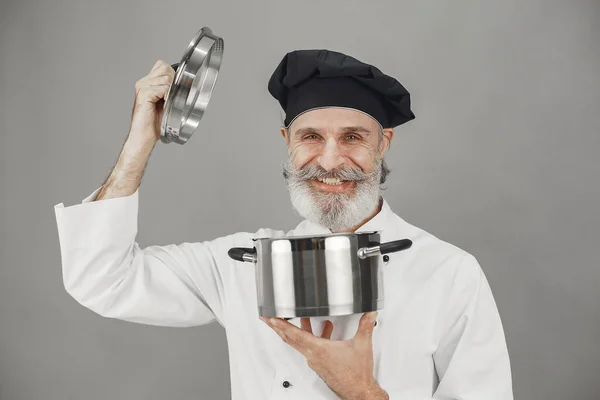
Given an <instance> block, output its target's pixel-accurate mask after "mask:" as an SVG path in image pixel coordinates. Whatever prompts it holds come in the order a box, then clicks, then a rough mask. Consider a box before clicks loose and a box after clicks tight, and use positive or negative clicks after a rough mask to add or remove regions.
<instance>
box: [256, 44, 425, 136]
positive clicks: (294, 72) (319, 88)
mask: <svg viewBox="0 0 600 400" xmlns="http://www.w3.org/2000/svg"><path fill="white" fill-rule="evenodd" d="M268 88H269V93H271V95H273V97H274V98H275V99H277V100H278V101H279V104H281V107H282V108H283V110H284V111H285V114H286V118H285V121H284V123H285V125H286V126H289V125H290V123H291V122H292V121H293V120H294V119H295V118H296V117H297V116H298V115H300V114H302V113H303V112H305V111H308V110H311V109H315V108H322V107H332V106H334V107H348V108H353V109H356V110H359V111H362V112H365V113H367V114H369V115H370V116H371V117H373V118H375V119H376V120H377V121H378V122H379V124H380V125H381V126H382V127H383V128H393V127H396V126H398V125H401V124H403V123H405V122H408V121H410V120H412V119H414V118H415V115H414V114H413V112H412V111H411V109H410V94H409V93H408V91H407V90H406V89H405V88H404V87H403V86H402V85H401V84H400V82H398V81H397V80H396V79H394V78H392V77H390V76H388V75H385V74H383V73H382V72H381V71H380V70H379V69H377V68H376V67H374V66H372V65H368V64H365V63H363V62H361V61H359V60H357V59H355V58H353V57H350V56H347V55H345V54H342V53H339V52H336V51H330V50H295V51H292V52H290V53H287V54H286V55H285V56H284V57H283V59H282V60H281V62H280V63H279V65H278V66H277V68H276V69H275V71H274V72H273V75H272V76H271V78H270V80H269V86H268Z"/></svg>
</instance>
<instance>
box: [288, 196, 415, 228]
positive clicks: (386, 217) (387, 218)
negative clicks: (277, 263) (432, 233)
mask: <svg viewBox="0 0 600 400" xmlns="http://www.w3.org/2000/svg"><path fill="white" fill-rule="evenodd" d="M380 200H381V210H380V211H379V212H378V213H377V214H376V215H375V216H374V217H373V218H371V219H370V220H368V221H367V222H366V223H364V224H363V225H362V226H360V227H359V228H358V229H357V230H356V232H357V233H358V232H369V231H380V232H384V231H385V232H390V231H392V230H396V229H397V223H398V222H403V223H404V221H403V220H402V219H401V218H399V217H398V216H397V215H396V214H395V213H394V212H393V211H392V209H391V207H390V205H389V204H388V202H387V201H386V200H385V199H384V198H380ZM395 222H396V223H395ZM331 233H332V232H331V230H330V229H329V228H326V227H324V226H322V225H320V224H317V223H315V222H311V221H309V220H304V221H302V222H301V223H300V224H298V226H297V227H296V229H295V230H294V234H295V235H320V234H323V235H326V234H331Z"/></svg>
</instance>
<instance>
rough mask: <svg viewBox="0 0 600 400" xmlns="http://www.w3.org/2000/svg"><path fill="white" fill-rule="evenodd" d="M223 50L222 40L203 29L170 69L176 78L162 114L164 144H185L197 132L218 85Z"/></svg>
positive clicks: (162, 138) (162, 139) (210, 31)
mask: <svg viewBox="0 0 600 400" xmlns="http://www.w3.org/2000/svg"><path fill="white" fill-rule="evenodd" d="M223 50H224V45H223V39H221V38H220V37H218V36H216V35H214V34H213V32H212V30H211V29H210V28H208V27H203V28H202V29H200V30H199V31H198V32H197V33H196V36H195V37H194V38H193V39H192V41H191V42H190V43H189V45H188V47H187V49H186V50H185V53H184V55H183V57H182V59H181V62H179V63H177V64H172V65H171V67H173V69H174V70H175V77H174V78H173V83H172V84H171V87H170V88H169V92H168V94H167V96H166V100H165V105H164V109H163V114H162V121H161V136H160V138H161V141H162V142H163V143H171V142H175V143H178V144H185V143H187V141H188V140H189V139H190V137H191V136H192V135H193V134H194V132H195V131H196V129H197V128H198V123H199V122H200V119H201V118H202V116H203V115H204V112H205V111H206V108H207V106H208V101H209V100H210V97H211V95H212V92H213V90H214V87H215V83H216V82H217V77H218V74H219V69H220V67H221V60H222V58H223Z"/></svg>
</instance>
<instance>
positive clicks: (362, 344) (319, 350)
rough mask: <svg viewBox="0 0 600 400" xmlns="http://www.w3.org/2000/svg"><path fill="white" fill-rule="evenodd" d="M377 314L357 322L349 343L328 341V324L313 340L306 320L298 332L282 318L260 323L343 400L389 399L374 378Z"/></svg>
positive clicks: (304, 319) (330, 327)
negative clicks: (279, 338) (284, 343)
mask: <svg viewBox="0 0 600 400" xmlns="http://www.w3.org/2000/svg"><path fill="white" fill-rule="evenodd" d="M376 316H377V312H371V313H366V314H364V315H363V316H362V317H361V318H360V322H359V325H358V331H357V332H356V335H355V336H354V337H353V338H352V339H349V340H341V341H336V340H330V338H331V333H332V332H333V324H332V323H331V321H327V322H326V324H325V327H324V328H323V333H322V334H321V336H320V337H319V336H315V335H314V334H313V332H312V327H311V324H310V319H309V318H301V320H300V321H301V322H300V323H301V329H300V328H298V327H296V326H294V325H292V324H290V323H289V322H287V321H286V320H284V319H281V318H271V319H266V318H263V317H261V320H262V321H263V322H265V323H266V324H267V325H268V326H270V327H271V328H272V329H273V330H274V331H275V332H277V334H278V335H279V336H280V337H281V338H282V339H283V341H284V342H286V343H287V344H289V345H290V346H292V347H293V348H295V349H296V350H298V351H299V352H300V353H302V354H303V355H304V357H306V361H307V362H308V366H309V367H310V368H312V369H313V370H314V371H315V372H316V373H317V374H318V375H319V376H320V377H321V379H323V381H325V383H326V384H327V386H329V388H330V389H331V390H332V391H333V392H335V394H337V395H338V396H339V397H340V398H341V399H343V400H363V399H373V400H375V399H382V400H384V399H388V396H387V393H386V392H385V391H384V390H383V389H381V388H380V387H379V385H378V384H377V382H376V381H375V378H374V377H373V344H372V335H373V328H374V326H375V318H376Z"/></svg>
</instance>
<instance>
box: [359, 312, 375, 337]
mask: <svg viewBox="0 0 600 400" xmlns="http://www.w3.org/2000/svg"><path fill="white" fill-rule="evenodd" d="M376 319H377V311H372V312H368V313H365V314H363V315H362V317H360V321H359V322H358V331H357V332H356V335H355V336H354V338H355V339H359V340H369V341H370V340H371V338H372V336H373V329H374V328H375V321H376Z"/></svg>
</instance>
